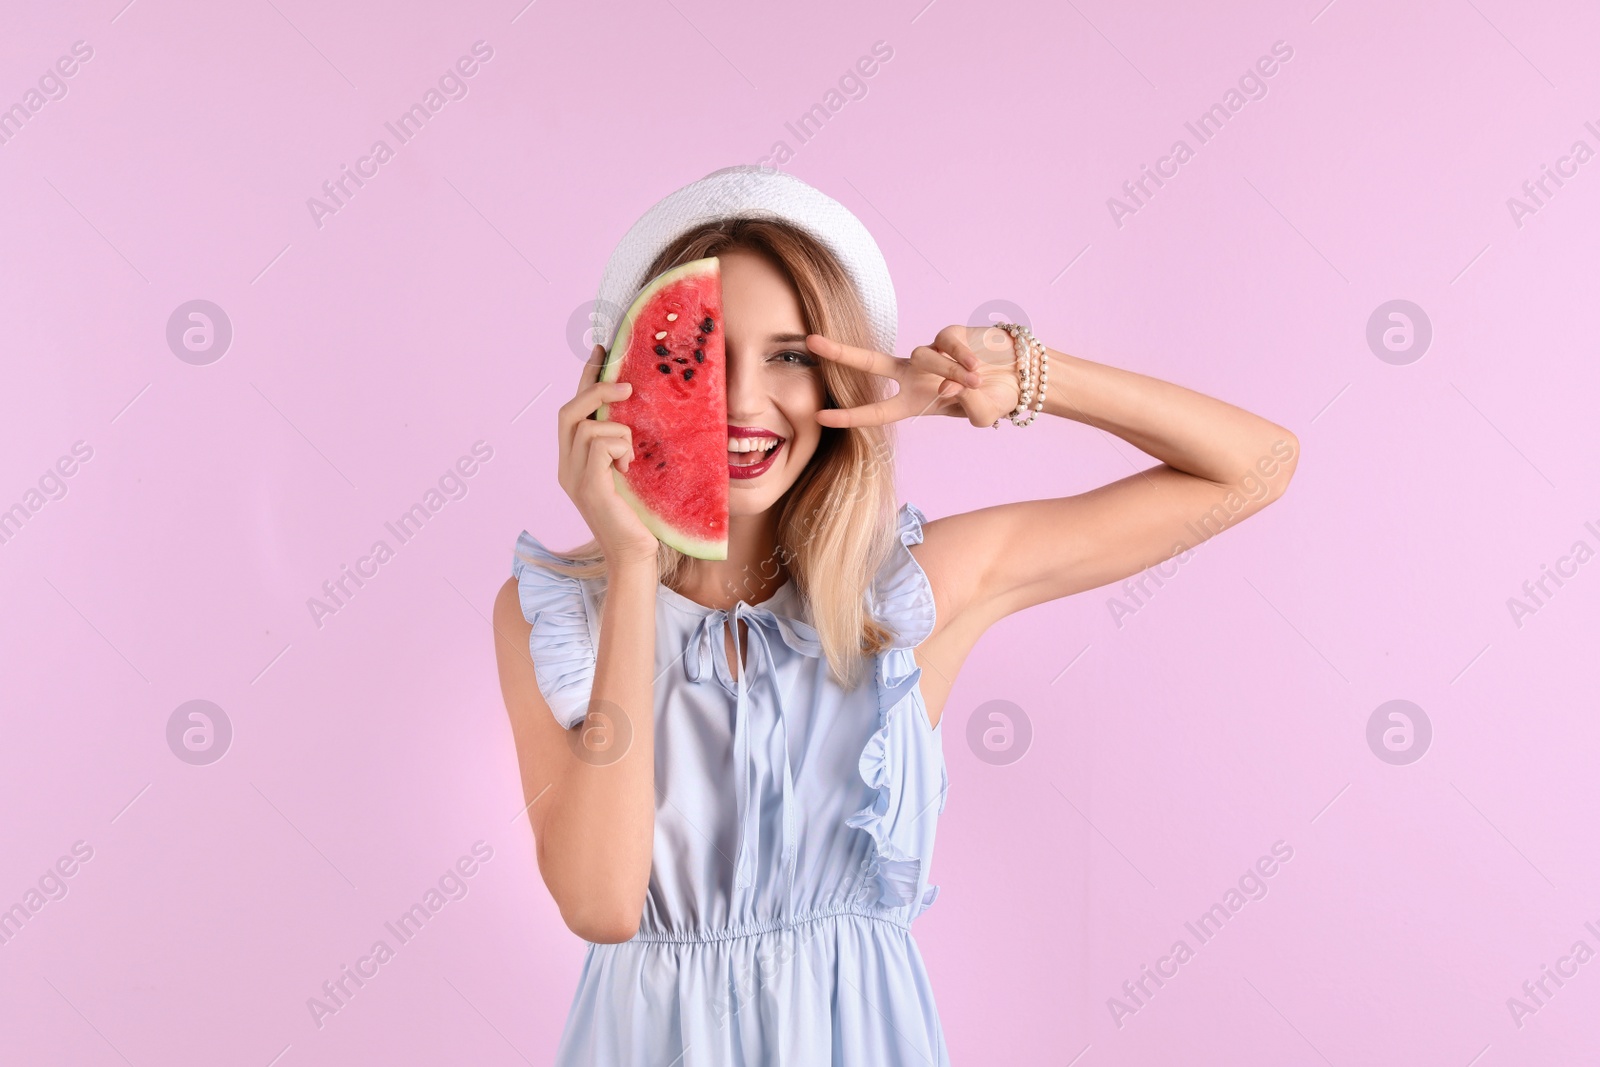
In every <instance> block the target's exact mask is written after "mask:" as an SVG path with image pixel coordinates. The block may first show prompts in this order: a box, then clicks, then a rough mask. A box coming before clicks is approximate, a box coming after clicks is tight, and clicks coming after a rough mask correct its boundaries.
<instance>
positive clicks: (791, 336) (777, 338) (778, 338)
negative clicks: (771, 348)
mask: <svg viewBox="0 0 1600 1067" xmlns="http://www.w3.org/2000/svg"><path fill="white" fill-rule="evenodd" d="M805 339H806V335H805V334H803V333H775V334H773V335H772V336H771V337H768V338H767V343H768V344H788V343H790V342H792V341H804V340H805Z"/></svg>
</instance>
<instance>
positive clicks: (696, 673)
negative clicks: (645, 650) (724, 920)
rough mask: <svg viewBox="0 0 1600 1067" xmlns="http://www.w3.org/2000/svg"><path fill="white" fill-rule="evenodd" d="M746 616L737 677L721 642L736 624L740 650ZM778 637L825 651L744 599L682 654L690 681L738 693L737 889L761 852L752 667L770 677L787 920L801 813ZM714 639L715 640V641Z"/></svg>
mask: <svg viewBox="0 0 1600 1067" xmlns="http://www.w3.org/2000/svg"><path fill="white" fill-rule="evenodd" d="M740 620H743V621H744V622H745V623H746V624H748V625H747V629H748V632H749V654H741V655H740V656H739V660H740V668H739V676H738V678H737V679H735V678H733V677H732V675H731V673H730V671H729V669H728V665H727V661H726V653H725V652H724V656H722V657H719V656H717V654H716V645H717V644H720V645H723V646H724V648H726V639H725V638H724V637H723V634H724V632H725V631H726V629H727V628H728V627H729V626H732V632H733V640H734V645H735V650H736V651H738V649H737V646H738V641H739V631H738V626H737V623H738V622H739V621H740ZM774 633H775V634H777V636H778V638H779V639H780V640H782V641H783V643H784V644H786V645H788V646H789V647H790V648H791V649H793V650H794V651H796V652H799V653H801V654H802V655H806V656H812V657H817V656H820V655H821V654H822V644H821V642H820V641H819V640H818V639H817V632H816V630H814V629H812V628H811V627H810V626H809V625H807V624H806V623H804V622H801V621H800V620H799V619H790V618H786V617H784V616H782V615H778V614H776V613H774V612H773V611H772V610H771V609H769V608H764V607H758V606H753V605H750V604H746V603H745V602H744V601H742V600H741V601H739V602H738V603H737V604H735V605H734V606H733V610H732V611H728V610H724V609H722V608H717V609H714V610H712V611H710V612H708V613H707V614H706V615H705V617H704V618H702V619H701V620H700V622H699V624H698V625H697V626H696V627H695V630H694V633H693V634H692V635H691V636H690V639H689V648H688V649H687V650H686V654H685V655H684V658H683V663H684V673H685V674H686V675H687V676H688V678H689V681H691V682H701V681H708V680H711V679H713V678H714V679H715V680H716V681H717V682H719V683H720V684H721V685H722V686H723V687H724V688H725V689H727V690H728V692H730V693H732V694H733V696H734V700H735V703H734V725H733V761H734V777H735V784H734V793H735V805H736V806H735V818H736V820H737V822H738V824H739V851H738V855H737V857H736V858H735V859H734V883H733V884H734V888H735V889H736V890H738V889H748V888H750V887H751V886H752V885H754V882H755V864H756V858H757V857H758V856H760V854H761V849H760V842H761V806H760V801H759V799H758V798H756V797H755V796H754V795H753V790H754V787H755V782H756V776H755V774H754V773H752V768H751V752H750V725H749V717H750V716H749V707H748V704H749V692H750V677H751V671H755V672H756V673H757V674H759V675H761V676H763V677H765V678H766V679H767V685H768V686H770V687H771V690H772V697H773V703H772V707H773V709H774V711H775V712H776V714H777V717H778V728H779V729H780V730H782V731H783V871H784V880H785V885H784V907H785V909H786V910H785V915H784V918H785V921H788V920H791V919H792V918H793V917H794V913H795V890H794V887H795V862H796V858H797V856H798V853H799V825H798V819H799V816H798V813H797V811H796V810H795V805H794V768H793V766H792V764H791V763H790V761H789V729H788V721H787V714H786V707H785V697H784V692H783V688H782V686H781V685H780V684H779V683H778V670H777V664H776V663H775V662H774V660H773V658H772V646H771V637H772V635H773V634H774ZM713 642H715V643H716V644H713Z"/></svg>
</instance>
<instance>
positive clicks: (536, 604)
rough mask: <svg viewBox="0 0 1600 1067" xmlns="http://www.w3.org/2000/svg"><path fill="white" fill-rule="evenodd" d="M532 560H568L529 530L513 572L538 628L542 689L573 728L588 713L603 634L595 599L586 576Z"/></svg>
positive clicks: (532, 644) (536, 660) (531, 644)
mask: <svg viewBox="0 0 1600 1067" xmlns="http://www.w3.org/2000/svg"><path fill="white" fill-rule="evenodd" d="M529 559H544V560H553V561H555V562H558V563H560V562H565V561H564V560H562V558H561V557H560V556H557V555H555V554H554V553H553V552H551V551H550V550H549V549H547V548H546V547H545V546H544V545H543V544H541V543H540V542H539V540H538V539H537V538H535V537H534V536H533V535H532V534H530V533H528V532H527V531H526V530H524V531H523V532H522V536H520V537H518V538H517V551H516V554H515V556H514V557H513V558H512V562H511V575H512V577H514V578H515V579H516V580H517V596H518V598H519V599H520V601H521V603H522V617H523V618H524V619H526V620H528V622H529V624H531V625H532V626H533V630H532V632H530V633H529V634H528V654H529V656H530V657H531V658H532V659H533V673H534V676H535V678H536V679H537V680H538V682H539V692H540V693H541V694H543V696H544V699H545V703H546V704H548V705H550V711H551V712H552V713H553V714H554V715H555V718H556V721H557V722H559V723H560V724H561V725H562V726H564V727H566V728H567V729H571V728H572V727H573V726H575V725H576V724H577V723H578V722H580V721H582V719H583V717H584V716H585V715H587V714H588V712H589V694H590V691H591V690H592V689H593V687H594V669H595V648H596V647H597V646H598V645H599V634H598V633H597V632H596V627H595V626H594V624H593V622H592V620H593V618H594V614H593V606H594V605H593V598H592V594H591V592H590V590H589V588H588V585H587V583H586V582H584V580H583V579H581V578H574V577H571V576H569V575H565V574H559V573H557V572H555V571H552V570H549V569H547V568H545V567H539V566H536V565H534V564H532V563H529V562H528V560H529Z"/></svg>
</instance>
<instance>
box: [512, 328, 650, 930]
mask: <svg viewBox="0 0 1600 1067" xmlns="http://www.w3.org/2000/svg"><path fill="white" fill-rule="evenodd" d="M603 352H604V350H603V349H601V348H599V347H598V346H596V349H595V356H596V361H598V358H599V356H600V355H602V354H603ZM587 371H588V367H587V365H586V367H585V370H584V372H583V373H582V374H581V375H580V379H579V389H578V393H577V395H576V396H574V397H573V398H572V399H571V400H569V401H568V402H567V403H565V404H563V405H562V407H561V411H560V413H559V415H558V418H557V427H556V429H557V443H558V446H559V448H560V463H559V467H560V475H559V480H560V483H561V487H562V489H564V490H565V491H566V493H567V495H568V496H569V497H571V498H572V500H573V502H574V503H575V504H576V505H577V507H578V511H579V513H580V514H581V515H582V516H583V518H584V521H585V522H587V523H588V525H589V529H590V530H592V531H593V532H594V534H595V538H596V540H598V541H599V542H600V545H601V548H602V550H603V551H604V553H605V558H606V561H607V567H608V570H607V575H606V602H605V608H604V610H603V611H602V612H601V619H600V644H599V647H598V648H596V649H595V672H594V682H593V684H592V686H591V687H590V691H589V710H588V715H587V717H586V718H585V719H584V720H583V721H582V722H580V723H578V724H577V725H576V726H574V727H573V728H572V729H571V730H565V729H563V728H562V726H561V724H560V723H559V722H557V721H556V718H555V716H554V715H553V714H552V713H551V711H550V706H549V704H548V703H546V701H545V699H544V695H543V694H542V693H541V692H540V691H539V684H538V677H537V675H536V674H535V672H534V669H533V660H532V659H531V658H530V656H529V650H528V635H529V633H530V631H531V630H532V627H531V626H530V625H529V624H528V622H527V620H526V619H524V618H523V616H522V605H521V603H520V601H519V598H518V596H517V583H516V580H515V579H513V580H511V581H508V582H506V583H505V585H504V586H502V587H501V589H500V595H499V596H498V597H496V598H495V605H494V631H495V639H494V646H495V659H496V661H497V662H498V664H499V668H500V689H501V692H502V694H503V695H504V696H505V702H506V711H507V713H509V714H510V716H511V729H512V733H513V735H514V737H515V739H516V745H517V763H518V765H519V767H520V770H521V774H522V792H523V798H524V799H525V800H527V802H528V818H529V821H530V822H531V824H532V826H533V836H534V845H535V850H536V853H537V856H538V861H539V873H540V874H541V875H542V876H543V877H544V883H545V886H546V887H548V888H549V890H550V895H551V897H553V898H554V899H555V902H556V906H557V907H558V908H560V909H561V918H562V919H563V920H564V921H565V922H566V924H567V927H568V928H569V929H571V930H572V932H573V933H575V934H577V935H578V936H579V937H581V938H583V939H584V940H586V941H592V942H595V943H597V944H603V943H613V942H617V941H626V940H628V939H629V938H631V937H633V936H634V934H636V933H637V932H638V930H639V923H640V921H641V920H642V919H643V917H644V903H645V894H646V893H647V892H648V890H649V885H650V860H651V846H652V843H653V841H654V838H655V816H656V790H655V692H654V678H653V676H654V673H655V647H656V587H657V584H658V578H657V574H656V548H657V542H656V540H655V538H654V536H652V535H651V533H650V531H648V530H646V529H645V528H644V525H643V524H642V523H641V522H640V521H639V518H638V516H637V515H635V514H634V513H633V511H632V510H631V509H630V508H629V507H628V506H627V505H626V504H625V503H623V501H622V500H621V499H620V498H619V497H618V496H617V493H616V489H615V487H614V479H615V476H616V474H615V472H616V470H618V469H620V470H623V471H626V470H627V469H628V465H629V464H630V463H631V462H632V460H633V440H632V431H631V430H629V428H628V427H627V426H626V425H624V424H623V423H620V422H614V421H607V422H600V421H597V420H595V419H593V418H591V417H590V416H591V415H592V414H593V413H594V411H595V410H596V408H598V407H599V405H600V403H601V402H602V400H608V401H610V402H611V403H613V404H621V403H625V402H626V397H627V396H628V391H627V387H626V386H623V385H619V384H615V383H612V384H605V383H594V382H588V380H587V379H588V373H587Z"/></svg>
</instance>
